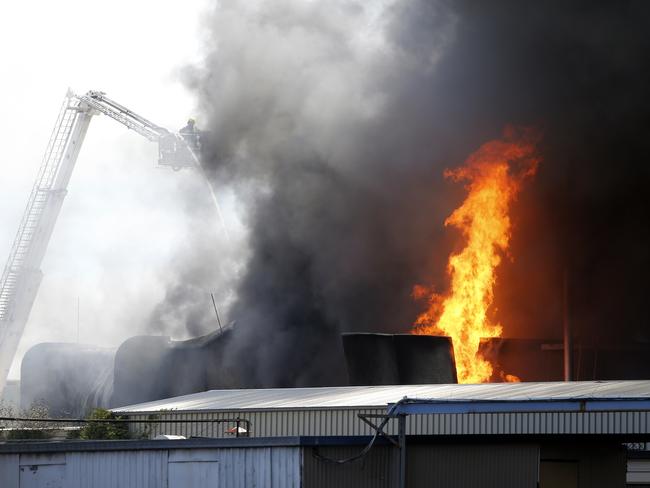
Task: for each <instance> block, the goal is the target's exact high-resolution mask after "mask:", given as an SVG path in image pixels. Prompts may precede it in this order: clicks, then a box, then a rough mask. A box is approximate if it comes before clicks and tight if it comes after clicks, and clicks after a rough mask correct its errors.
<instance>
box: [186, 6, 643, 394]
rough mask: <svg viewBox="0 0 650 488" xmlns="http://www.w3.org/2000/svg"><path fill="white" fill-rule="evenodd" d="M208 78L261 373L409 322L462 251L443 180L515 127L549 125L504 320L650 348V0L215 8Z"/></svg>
mask: <svg viewBox="0 0 650 488" xmlns="http://www.w3.org/2000/svg"><path fill="white" fill-rule="evenodd" d="M206 25H207V27H208V30H209V37H208V39H207V40H206V45H207V46H208V47H207V53H206V57H205V62H204V64H203V66H202V67H197V68H195V69H194V70H193V71H192V74H191V76H190V78H191V81H190V83H191V86H192V88H193V89H195V90H196V93H197V94H198V96H199V101H200V105H201V107H202V108H203V110H204V111H205V112H206V115H207V117H208V127H207V129H208V130H209V133H210V134H211V136H210V137H209V138H207V140H205V141H204V142H205V147H204V149H205V152H206V157H205V164H206V166H207V168H208V169H209V171H210V174H211V177H212V178H213V181H214V182H215V185H222V186H223V185H229V186H230V187H232V188H235V189H236V191H237V193H238V195H239V198H240V199H241V201H242V204H243V205H246V208H247V211H248V220H247V225H248V227H249V238H248V243H249V244H248V245H249V252H250V259H249V260H248V263H247V266H246V269H245V272H244V273H243V276H242V278H241V281H240V283H239V285H238V288H237V298H236V300H235V303H234V305H233V306H232V307H231V309H230V319H232V320H235V321H236V322H237V325H236V327H235V330H234V334H233V341H232V344H231V347H230V349H229V351H230V357H229V358H228V359H229V361H231V362H232V363H235V364H237V365H238V366H239V367H240V371H241V374H242V375H244V376H245V377H246V378H248V383H249V384H250V383H253V384H256V385H261V386H293V385H297V386H300V385H310V384H331V383H336V382H339V381H340V378H341V377H342V375H344V370H343V367H342V364H341V361H342V359H341V356H340V342H339V338H338V333H339V332H341V331H378V332H379V331H385V332H400V331H407V330H409V329H410V325H411V324H412V323H413V321H414V319H415V317H416V315H417V313H418V312H419V311H420V307H421V304H418V303H416V302H414V301H413V299H412V297H411V291H412V287H413V285H414V284H418V283H419V284H432V285H433V286H434V287H435V288H436V289H438V290H440V291H444V290H445V288H446V282H445V263H446V259H447V256H448V254H449V252H450V251H451V250H452V249H454V247H455V246H458V242H457V241H458V236H457V235H450V234H449V231H448V230H447V229H444V227H443V221H444V218H445V216H447V215H448V214H449V213H450V212H451V211H452V210H453V208H455V207H456V206H457V205H458V204H459V203H460V202H461V200H462V191H463V190H462V188H458V187H456V186H454V185H453V184H450V183H449V182H445V181H444V179H443V170H444V168H447V167H455V166H458V165H460V164H462V162H463V161H464V160H465V158H466V157H467V156H468V155H469V154H470V153H471V152H473V151H474V150H475V149H477V148H478V147H479V146H480V145H481V144H482V143H484V142H486V141H488V140H490V139H494V138H496V137H499V135H500V133H501V131H502V129H503V127H504V126H505V125H507V124H513V125H519V126H526V127H530V126H534V127H536V128H538V129H539V130H540V131H542V132H543V139H542V142H541V143H540V153H541V154H540V155H541V158H542V164H541V166H540V170H539V174H538V176H537V177H536V180H535V181H533V182H532V183H531V184H529V185H528V187H527V188H525V189H524V191H523V193H522V195H521V198H520V200H519V202H518V204H517V206H516V209H515V211H514V213H515V214H514V223H515V228H514V235H513V241H512V251H511V254H512V257H513V260H512V261H508V260H505V261H504V264H502V266H501V268H500V270H499V282H498V284H497V289H496V301H497V304H496V305H497V306H496V307H495V310H494V313H495V315H496V316H497V318H498V319H500V320H501V322H502V323H503V325H504V328H505V333H506V335H511V336H520V337H551V338H552V337H559V336H560V334H561V316H562V291H561V290H562V276H563V274H564V273H565V272H566V273H567V275H568V276H569V280H570V291H571V293H570V296H571V313H572V317H573V319H574V323H575V324H576V328H577V334H578V335H579V336H580V337H581V338H583V339H585V340H586V339H589V340H601V341H606V340H611V339H612V338H616V339H617V340H626V341H632V340H636V341H649V340H650V333H649V332H648V330H649V329H648V318H647V317H648V313H647V305H646V304H647V298H646V295H647V289H648V287H647V277H648V276H649V273H650V269H649V260H648V249H649V248H650V242H649V241H650V239H649V236H648V218H647V213H646V212H647V211H646V208H647V207H648V202H647V200H648V191H647V186H648V183H649V178H648V168H649V166H650V165H649V164H648V147H649V146H648V140H650V139H649V134H650V131H649V129H650V127H649V122H650V120H649V114H650V95H649V87H650V76H649V73H650V65H649V64H648V62H647V60H648V59H650V36H648V34H647V29H648V26H649V25H650V4H649V3H648V2H643V1H636V2H634V1H622V2H595V1H588V2H587V1H582V2H579V1H563V2H522V1H518V0H511V1H498V0H497V1H490V2H484V1H478V0H476V1H463V0H459V1H454V2H447V1H425V0H417V1H415V0H414V1H384V2H361V1H352V0H350V1H343V0H338V1H333V2H308V1H300V0H279V1H275V0H274V1H266V2H263V1H258V2H234V1H222V2H219V3H218V4H217V6H216V7H215V8H214V11H213V12H212V13H211V14H210V18H209V19H207V21H206Z"/></svg>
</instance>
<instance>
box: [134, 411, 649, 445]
mask: <svg viewBox="0 0 650 488" xmlns="http://www.w3.org/2000/svg"><path fill="white" fill-rule="evenodd" d="M359 413H368V414H384V413H385V410H384V409H382V408H363V409H356V408H354V409H326V410H312V409H310V410H291V411H282V410H264V411H230V412H221V411H220V412H203V413H200V414H196V413H192V414H184V413H180V412H164V413H162V414H161V418H163V419H171V420H177V422H173V423H166V424H163V423H161V424H153V425H151V426H149V427H148V428H147V431H148V432H149V436H150V437H154V436H155V435H157V434H161V433H165V434H180V435H185V436H187V437H189V436H192V435H195V436H201V437H216V438H224V437H231V436H232V435H231V434H227V433H226V432H225V431H226V429H227V428H228V427H230V425H229V424H224V423H213V422H211V420H212V419H221V420H223V419H231V418H234V417H237V416H239V417H240V418H242V419H246V420H248V421H249V422H250V433H249V434H250V436H251V437H278V436H339V435H343V436H347V435H349V436H358V435H372V434H373V431H372V429H371V428H370V427H369V426H368V425H366V424H365V423H363V422H362V421H361V420H360V419H359V418H358V417H357V415H358V414H359ZM131 417H132V418H134V419H136V420H138V419H143V418H146V415H132V416H131ZM190 419H193V420H200V419H206V421H205V422H200V423H192V422H186V421H185V420H190ZM375 420H376V421H377V422H378V421H379V419H375ZM140 425H144V424H140ZM385 430H386V432H387V433H389V434H397V422H396V421H395V420H391V421H389V423H388V424H387V426H386V429H385ZM140 432H144V430H140ZM407 433H408V434H410V435H509V434H513V435H530V434H638V433H650V412H630V411H624V412H582V413H577V412H533V413H523V412H516V413H476V414H452V413H443V414H423V415H410V416H408V417H407Z"/></svg>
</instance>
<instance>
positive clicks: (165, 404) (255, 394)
mask: <svg viewBox="0 0 650 488" xmlns="http://www.w3.org/2000/svg"><path fill="white" fill-rule="evenodd" d="M404 397H408V398H411V399H426V400H431V399H437V400H447V401H448V400H453V401H481V400H483V401H494V400H499V401H519V402H521V401H545V400H587V399H595V400H617V399H650V381H646V380H643V381H580V382H553V383H485V384H479V385H396V386H342V387H322V388H272V389H259V390H210V391H206V392H202V393H195V394H192V395H184V396H180V397H175V398H168V399H164V400H158V401H154V402H148V403H141V404H137V405H130V406H125V407H120V408H116V409H114V410H115V411H118V412H124V413H140V412H142V413H146V412H157V411H160V410H174V411H185V412H208V411H221V410H223V411H238V410H256V411H260V410H292V409H298V410H302V409H329V408H343V409H344V408H373V407H376V408H381V407H384V408H385V407H386V405H388V404H389V403H395V402H397V401H398V400H400V399H402V398H404Z"/></svg>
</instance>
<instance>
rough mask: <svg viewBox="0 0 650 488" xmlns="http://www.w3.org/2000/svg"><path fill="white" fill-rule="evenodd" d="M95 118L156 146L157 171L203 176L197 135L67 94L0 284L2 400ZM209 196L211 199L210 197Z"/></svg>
mask: <svg viewBox="0 0 650 488" xmlns="http://www.w3.org/2000/svg"><path fill="white" fill-rule="evenodd" d="M99 113H102V114H105V115H107V116H109V117H111V118H112V119H114V120H116V121H118V122H119V123H121V124H123V125H125V126H126V127H127V128H129V129H133V130H134V131H136V132H137V133H139V134H140V135H142V136H144V137H146V138H147V139H149V140H150V141H152V142H157V143H158V162H159V163H160V164H161V165H166V166H170V167H172V168H174V169H180V168H183V167H194V168H196V169H199V170H201V171H202V168H201V165H200V163H199V161H198V158H197V157H196V152H197V149H198V135H197V134H193V135H192V134H190V135H189V136H188V135H187V134H186V135H184V137H183V136H180V135H177V134H173V133H171V132H169V131H168V130H167V129H164V128H163V127H160V126H158V125H156V124H154V123H152V122H150V121H149V120H147V119H145V118H144V117H141V116H139V115H137V114H135V113H133V112H132V111H130V110H129V109H127V108H126V107H124V106H122V105H120V104H119V103H116V102H114V101H113V100H110V99H109V98H107V97H106V96H105V94H104V93H102V92H96V91H90V92H88V93H86V94H85V95H75V94H74V93H72V92H71V91H68V93H67V94H66V97H65V100H64V102H63V107H62V108H61V112H60V113H59V117H58V119H57V121H56V125H55V126H54V131H53V132H52V135H51V137H50V141H49V143H48V145H47V150H46V151H45V157H44V158H43V162H42V164H41V167H40V170H39V172H38V176H37V177H36V182H35V183H34V186H33V188H32V192H31V194H30V196H29V200H28V202H27V208H26V209H25V212H24V214H23V217H22V220H21V222H20V225H19V227H18V232H17V234H16V237H15V239H14V243H13V246H12V248H11V251H10V253H9V259H8V260H7V264H6V266H5V268H4V271H3V273H2V279H1V280H0V394H1V393H2V391H3V390H4V386H5V383H6V380H7V375H8V374H9V369H10V368H11V364H12V362H13V359H14V356H15V354H16V349H17V348H18V343H19V341H20V338H21V336H22V335H23V331H24V329H25V324H26V323H27V319H28V318H29V314H30V311H31V309H32V305H33V303H34V300H35V298H36V294H37V292H38V288H39V285H40V283H41V279H42V277H43V273H42V272H41V270H40V267H41V262H42V261H43V257H44V255H45V251H46V249H47V245H48V243H49V241H50V237H51V235H52V231H53V230H54V224H55V223H56V219H57V217H58V215H59V212H60V210H61V205H62V204H63V199H64V198H65V195H66V193H67V188H68V182H69V181H70V176H71V174H72V170H73V169H74V166H75V163H76V161H77V156H78V155H79V150H80V149H81V145H82V143H83V140H84V137H85V136H86V132H87V131H88V125H89V124H90V120H91V118H92V116H93V115H97V114H99ZM206 182H207V180H206ZM210 190H212V189H211V188H210ZM211 194H212V197H213V199H214V193H213V192H212V191H211Z"/></svg>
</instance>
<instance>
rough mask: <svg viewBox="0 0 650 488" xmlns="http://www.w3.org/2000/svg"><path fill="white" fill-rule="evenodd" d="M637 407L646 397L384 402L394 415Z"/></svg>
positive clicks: (648, 404) (646, 406)
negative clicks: (388, 403)
mask: <svg viewBox="0 0 650 488" xmlns="http://www.w3.org/2000/svg"><path fill="white" fill-rule="evenodd" d="M641 410H645V411H648V410H650V400H646V399H643V400H641V399H621V400H544V401H536V400H530V401H527V400H525V401H498V400H493V401H480V400H469V401H456V400H450V401H441V400H411V401H407V402H406V403H403V404H391V405H389V406H388V409H387V412H389V413H391V414H394V415H399V414H407V415H412V414H414V415H417V414H443V413H455V414H466V413H472V414H475V413H517V412H522V413H534V412H545V413H552V412H625V411H641Z"/></svg>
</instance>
